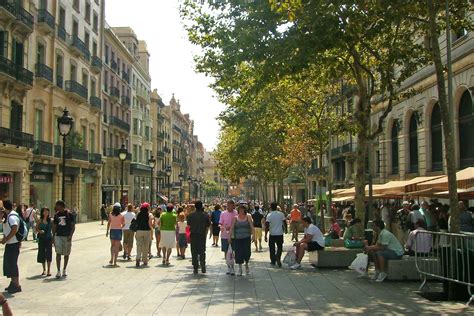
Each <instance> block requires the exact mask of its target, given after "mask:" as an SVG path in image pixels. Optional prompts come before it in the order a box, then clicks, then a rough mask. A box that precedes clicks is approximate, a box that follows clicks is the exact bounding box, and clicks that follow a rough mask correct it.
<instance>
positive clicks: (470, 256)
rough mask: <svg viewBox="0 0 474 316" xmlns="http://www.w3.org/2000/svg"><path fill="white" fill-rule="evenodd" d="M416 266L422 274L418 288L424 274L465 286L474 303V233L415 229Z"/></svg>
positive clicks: (422, 286)
mask: <svg viewBox="0 0 474 316" xmlns="http://www.w3.org/2000/svg"><path fill="white" fill-rule="evenodd" d="M414 242H415V243H414V251H415V264H416V269H417V270H418V272H419V273H420V274H421V275H422V283H421V286H420V291H421V290H422V289H423V288H424V287H425V285H426V279H427V277H431V278H436V279H440V280H444V281H448V282H455V283H459V284H462V285H465V286H466V287H467V290H468V293H469V295H470V296H471V298H470V299H469V301H468V302H467V304H466V305H470V304H471V303H472V302H474V294H473V292H472V287H474V283H473V281H474V234H472V233H463V234H452V233H443V232H431V231H418V232H417V234H416V235H415V239H414Z"/></svg>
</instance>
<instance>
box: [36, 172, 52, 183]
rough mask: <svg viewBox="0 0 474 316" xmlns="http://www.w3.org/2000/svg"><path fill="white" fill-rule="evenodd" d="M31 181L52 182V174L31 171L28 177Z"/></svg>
mask: <svg viewBox="0 0 474 316" xmlns="http://www.w3.org/2000/svg"><path fill="white" fill-rule="evenodd" d="M30 181H31V182H53V175H52V174H51V173H39V172H38V173H36V172H35V173H33V174H32V175H31V178H30Z"/></svg>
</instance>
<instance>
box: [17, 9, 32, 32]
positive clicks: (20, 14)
mask: <svg viewBox="0 0 474 316" xmlns="http://www.w3.org/2000/svg"><path fill="white" fill-rule="evenodd" d="M16 9H17V14H16V19H17V20H18V21H20V22H22V23H23V24H25V25H26V26H27V27H28V28H29V29H31V30H33V25H34V24H35V18H34V17H33V15H32V14H31V13H30V12H28V11H26V10H25V9H24V8H22V7H21V6H17V8H16Z"/></svg>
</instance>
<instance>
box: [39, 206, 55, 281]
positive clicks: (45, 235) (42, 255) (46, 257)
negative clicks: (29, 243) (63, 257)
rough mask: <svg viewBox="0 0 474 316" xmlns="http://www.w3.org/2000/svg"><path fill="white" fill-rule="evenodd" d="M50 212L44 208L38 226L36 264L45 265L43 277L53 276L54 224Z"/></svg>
mask: <svg viewBox="0 0 474 316" xmlns="http://www.w3.org/2000/svg"><path fill="white" fill-rule="evenodd" d="M50 213H51V212H50V210H49V208H47V207H43V208H42V209H41V211H40V218H39V221H38V225H37V226H36V233H37V235H38V255H37V257H36V262H38V263H41V264H42V265H43V273H41V275H43V276H51V261H53V232H52V229H53V223H52V222H51V217H50Z"/></svg>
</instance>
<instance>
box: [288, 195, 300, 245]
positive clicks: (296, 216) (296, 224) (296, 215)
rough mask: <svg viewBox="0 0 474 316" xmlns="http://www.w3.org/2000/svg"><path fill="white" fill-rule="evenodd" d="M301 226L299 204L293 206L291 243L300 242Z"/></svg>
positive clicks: (291, 213)
mask: <svg viewBox="0 0 474 316" xmlns="http://www.w3.org/2000/svg"><path fill="white" fill-rule="evenodd" d="M300 225H301V212H300V210H299V209H298V204H295V205H293V209H292V210H291V212H290V228H291V233H292V235H291V241H298V231H299V229H300Z"/></svg>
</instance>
